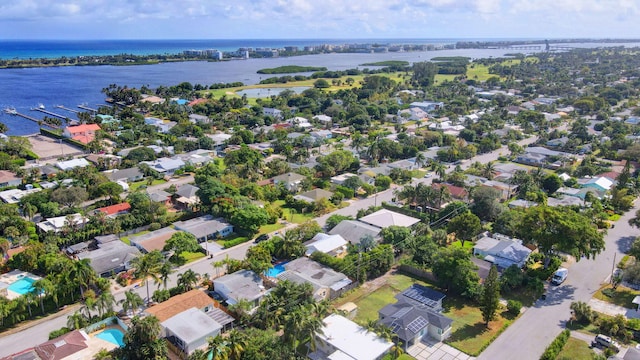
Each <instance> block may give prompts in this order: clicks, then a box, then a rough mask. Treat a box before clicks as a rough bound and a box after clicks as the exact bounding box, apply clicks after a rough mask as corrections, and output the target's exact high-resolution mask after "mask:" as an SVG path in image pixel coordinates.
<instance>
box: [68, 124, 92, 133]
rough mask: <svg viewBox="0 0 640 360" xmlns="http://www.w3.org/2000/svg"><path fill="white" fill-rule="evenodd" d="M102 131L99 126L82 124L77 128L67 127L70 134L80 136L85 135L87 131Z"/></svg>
mask: <svg viewBox="0 0 640 360" xmlns="http://www.w3.org/2000/svg"><path fill="white" fill-rule="evenodd" d="M98 130H100V126H99V125H98V124H82V125H76V126H67V131H68V132H69V134H80V133H85V132H87V131H98Z"/></svg>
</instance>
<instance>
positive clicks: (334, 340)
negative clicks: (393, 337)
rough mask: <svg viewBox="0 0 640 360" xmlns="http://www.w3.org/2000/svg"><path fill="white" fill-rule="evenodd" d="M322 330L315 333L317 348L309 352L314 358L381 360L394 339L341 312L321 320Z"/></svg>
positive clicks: (316, 359) (322, 359)
mask: <svg viewBox="0 0 640 360" xmlns="http://www.w3.org/2000/svg"><path fill="white" fill-rule="evenodd" d="M322 323H323V326H322V329H321V331H319V332H317V333H316V341H315V342H316V350H315V351H314V352H312V353H310V354H309V355H308V356H309V358H310V359H313V360H332V359H333V360H338V359H341V360H342V359H344V360H380V359H382V358H384V357H385V355H387V354H388V353H389V352H390V350H391V348H392V347H393V343H392V342H390V341H387V340H385V339H383V338H382V337H380V336H378V335H377V334H376V333H375V332H373V331H368V330H367V329H365V328H363V327H362V326H360V325H358V324H356V323H355V322H353V321H351V320H349V319H347V318H345V317H344V316H341V315H338V314H331V315H329V316H327V317H326V318H324V319H323V320H322Z"/></svg>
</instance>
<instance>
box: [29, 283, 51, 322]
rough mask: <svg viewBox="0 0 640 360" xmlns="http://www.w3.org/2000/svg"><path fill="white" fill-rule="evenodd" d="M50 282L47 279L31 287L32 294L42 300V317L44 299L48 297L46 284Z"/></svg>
mask: <svg viewBox="0 0 640 360" xmlns="http://www.w3.org/2000/svg"><path fill="white" fill-rule="evenodd" d="M46 281H48V280H47V279H46V278H43V279H40V280H36V281H34V282H33V284H32V285H31V286H32V287H33V290H32V292H33V293H34V296H37V297H38V299H39V300H40V310H42V315H44V297H45V296H46V295H47V293H46V290H45V282H46Z"/></svg>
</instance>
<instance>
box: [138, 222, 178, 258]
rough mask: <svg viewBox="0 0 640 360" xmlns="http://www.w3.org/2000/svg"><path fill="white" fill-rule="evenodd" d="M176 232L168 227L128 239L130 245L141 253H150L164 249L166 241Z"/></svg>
mask: <svg viewBox="0 0 640 360" xmlns="http://www.w3.org/2000/svg"><path fill="white" fill-rule="evenodd" d="M175 233H177V231H176V230H175V229H173V228H170V227H164V228H162V229H158V230H154V231H151V232H148V233H145V234H142V235H132V236H130V237H129V241H130V242H131V245H133V246H135V247H137V248H138V249H139V250H140V251H142V252H143V253H150V252H152V251H153V250H160V251H162V249H164V245H165V244H166V242H167V240H169V239H170V238H171V236H172V235H173V234H175Z"/></svg>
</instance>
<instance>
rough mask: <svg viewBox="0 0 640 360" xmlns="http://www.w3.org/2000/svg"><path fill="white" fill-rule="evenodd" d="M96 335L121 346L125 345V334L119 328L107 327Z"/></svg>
mask: <svg viewBox="0 0 640 360" xmlns="http://www.w3.org/2000/svg"><path fill="white" fill-rule="evenodd" d="M96 337H97V338H98V339H102V340H104V341H108V342H110V343H112V344H116V345H118V346H119V347H123V346H124V334H123V333H122V331H120V330H118V329H107V330H105V331H103V332H101V333H99V334H98V335H96Z"/></svg>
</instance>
